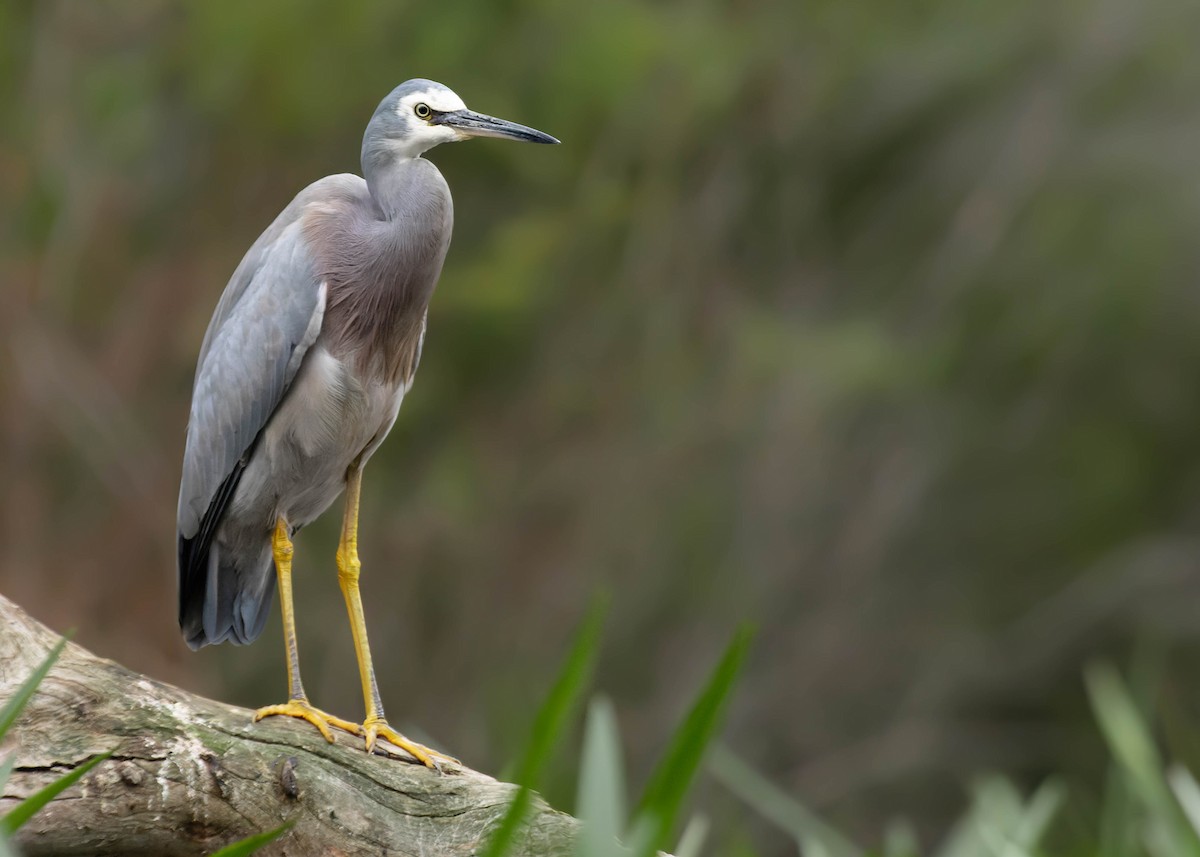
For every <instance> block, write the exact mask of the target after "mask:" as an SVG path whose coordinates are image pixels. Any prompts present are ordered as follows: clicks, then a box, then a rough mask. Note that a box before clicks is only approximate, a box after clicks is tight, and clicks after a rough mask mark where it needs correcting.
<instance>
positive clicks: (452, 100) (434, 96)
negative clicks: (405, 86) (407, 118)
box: [396, 89, 467, 115]
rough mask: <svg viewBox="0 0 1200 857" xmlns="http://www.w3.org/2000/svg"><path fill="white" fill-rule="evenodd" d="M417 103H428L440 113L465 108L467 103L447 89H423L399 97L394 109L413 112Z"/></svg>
mask: <svg viewBox="0 0 1200 857" xmlns="http://www.w3.org/2000/svg"><path fill="white" fill-rule="evenodd" d="M418 104H428V105H429V106H430V107H431V108H432V109H434V110H437V111H439V112H441V113H448V112H450V111H451V110H466V109H467V105H466V104H464V103H463V100H462V99H461V98H459V97H458V96H457V95H455V94H454V93H453V92H451V91H450V90H449V89H423V90H421V91H420V92H414V93H413V94H411V95H406V96H404V98H402V99H400V104H399V105H398V106H397V108H396V110H397V112H399V111H407V112H408V113H410V114H413V110H415V109H416V106H417V105H418ZM413 115H415V114H413Z"/></svg>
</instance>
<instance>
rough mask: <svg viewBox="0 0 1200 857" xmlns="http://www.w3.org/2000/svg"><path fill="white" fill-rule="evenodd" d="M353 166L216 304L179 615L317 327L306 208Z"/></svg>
mask: <svg viewBox="0 0 1200 857" xmlns="http://www.w3.org/2000/svg"><path fill="white" fill-rule="evenodd" d="M355 180H357V182H359V183H361V182H362V179H359V178H357V177H356V176H354V177H352V176H332V177H330V178H326V179H322V180H321V181H319V182H316V183H315V184H313V185H310V186H309V187H308V188H306V189H305V190H304V191H303V192H302V193H301V194H300V195H298V196H297V197H296V199H295V200H293V202H292V204H291V205H289V206H288V207H287V208H286V209H285V210H284V211H283V213H281V214H280V215H279V217H278V218H276V220H275V222H274V223H272V224H271V226H270V227H269V228H268V229H267V230H266V232H264V233H263V234H262V236H260V237H259V239H258V241H256V242H255V243H254V246H253V247H251V248H250V250H249V251H248V252H247V253H246V255H245V257H244V258H243V259H242V262H241V264H239V265H238V267H237V270H236V271H234V274H233V277H232V278H231V279H230V281H229V284H228V285H227V286H226V288H225V291H224V293H223V294H222V295H221V300H220V302H219V303H218V304H217V308H216V311H215V312H214V313H213V318H212V321H211V322H210V323H209V327H208V331H207V332H206V333H205V336H204V343H203V345H202V346H201V349H200V358H199V361H198V365H197V367H196V380H195V385H194V387H193V390H192V408H191V415H190V418H189V420H188V430H187V442H186V446H185V451H184V460H183V477H182V480H181V482H180V489H179V508H178V515H177V521H176V523H177V527H178V538H179V577H180V581H179V582H180V610H181V615H182V612H183V609H184V606H185V603H186V600H187V599H188V598H190V597H193V596H196V597H200V598H203V593H204V588H205V580H204V578H205V576H206V573H207V572H206V568H207V564H208V552H209V548H210V546H211V543H212V539H213V537H214V535H215V533H216V530H217V527H218V526H219V524H220V519H221V516H222V515H223V514H224V512H225V510H226V508H227V507H228V504H229V502H230V501H231V500H232V497H233V495H234V492H235V491H236V489H237V484H238V480H239V478H240V476H241V471H242V470H243V469H244V468H245V465H246V461H247V460H248V458H249V456H250V453H251V452H252V450H253V447H254V444H255V442H256V440H257V438H258V436H259V434H260V433H261V432H262V430H263V428H264V427H265V426H266V424H267V422H268V420H270V418H271V415H272V414H273V413H274V412H275V409H276V408H277V407H278V406H279V403H280V402H281V401H282V399H283V397H284V395H285V394H286V393H287V390H288V387H289V386H290V385H291V383H292V380H293V379H294V378H295V377H296V373H297V372H298V371H299V369H300V365H301V363H302V361H303V359H304V355H305V354H306V353H307V351H308V349H309V348H310V347H311V346H312V344H313V342H314V341H315V340H316V338H317V336H318V334H319V333H320V331H321V323H322V320H323V317H324V313H325V304H326V289H325V285H324V283H322V282H321V281H320V280H319V278H318V275H317V273H316V271H315V269H314V265H313V260H312V257H311V254H310V252H309V248H308V246H307V242H306V239H305V235H304V231H303V217H304V213H305V209H306V207H307V206H308V205H310V204H312V203H319V202H320V200H321V199H322V198H323V196H324V195H325V194H327V193H334V192H338V191H339V190H343V189H344V188H345V187H347V186H348V185H349V184H350V183H351V182H353V181H355Z"/></svg>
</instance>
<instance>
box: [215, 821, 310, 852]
mask: <svg viewBox="0 0 1200 857" xmlns="http://www.w3.org/2000/svg"><path fill="white" fill-rule="evenodd" d="M292 824H293V822H290V821H289V822H287V823H286V824H281V825H279V826H278V827H276V828H275V829H274V830H268V831H267V832H265V833H255V834H253V835H252V836H247V837H246V838H245V839H239V840H238V841H237V842H231V843H230V844H229V845H226V846H225V847H224V848H222V849H221V850H220V851H217V852H214V853H213V855H212V857H246V855H247V854H253V853H254V852H255V851H257V850H258V849H260V848H262V847H263V846H264V845H266V844H267V843H268V842H274V841H275V840H276V839H278V838H279V837H280V836H283V834H285V833H287V832H288V831H289V830H291V829H292Z"/></svg>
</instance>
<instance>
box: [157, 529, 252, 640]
mask: <svg viewBox="0 0 1200 857" xmlns="http://www.w3.org/2000/svg"><path fill="white" fill-rule="evenodd" d="M184 584H186V587H187V588H186V589H185V588H184ZM274 597H275V569H274V562H273V560H272V558H271V550H270V545H269V544H264V545H263V547H262V549H261V550H259V551H257V552H255V551H249V552H245V551H232V550H229V549H228V548H227V547H226V546H225V545H223V544H221V543H220V542H219V541H214V542H212V543H211V544H210V545H209V550H208V562H207V563H206V568H205V569H204V572H203V573H202V574H192V575H190V576H188V577H187V578H185V579H184V580H183V581H181V587H180V592H179V627H180V629H181V630H182V631H183V636H184V639H185V640H186V641H187V644H188V646H189V647H191V648H192V649H199V648H200V647H202V646H207V645H212V644H215V643H223V642H225V640H230V641H231V642H232V643H234V644H235V645H239V646H240V645H245V644H247V643H251V642H253V641H254V640H255V639H256V638H257V637H258V635H259V634H261V633H262V630H263V627H264V626H265V625H266V624H267V617H268V616H269V615H270V608H271V602H272V601H273V600H274Z"/></svg>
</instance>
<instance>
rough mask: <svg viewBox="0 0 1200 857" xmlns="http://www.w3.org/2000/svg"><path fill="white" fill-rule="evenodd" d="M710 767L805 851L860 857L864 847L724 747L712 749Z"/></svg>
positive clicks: (844, 856) (718, 746) (722, 780)
mask: <svg viewBox="0 0 1200 857" xmlns="http://www.w3.org/2000/svg"><path fill="white" fill-rule="evenodd" d="M708 770H709V772H710V773H712V775H713V776H714V777H716V779H717V780H718V781H719V782H721V783H722V784H723V785H724V786H725V787H726V788H728V789H729V790H730V791H731V792H733V793H734V794H735V795H737V796H738V797H739V798H741V799H742V800H743V801H744V802H745V803H746V804H748V805H749V806H751V807H752V808H754V809H755V810H757V811H758V812H759V813H760V814H761V815H762V816H763V817H764V818H766V819H767V820H768V821H770V822H772V823H774V824H775V826H776V827H778V828H780V829H781V830H784V831H786V832H787V833H789V834H791V836H792V838H793V839H795V840H796V844H797V845H798V846H799V847H800V848H801V849H802V850H803V851H804V853H806V854H807V853H810V852H812V851H815V850H821V851H823V852H824V853H825V854H828V855H830V857H861V855H862V854H863V851H862V849H861V848H859V847H858V846H857V845H855V844H854V843H853V842H851V841H850V840H849V839H847V838H845V837H844V836H842V834H840V833H838V832H837V831H836V830H834V829H833V828H832V827H830V826H829V825H828V824H826V823H825V822H824V821H822V820H821V818H820V817H819V816H817V814H816V813H814V812H813V811H812V810H810V809H808V807H806V806H804V805H803V804H801V803H800V802H798V801H797V800H795V799H794V798H793V797H791V796H790V795H788V794H787V793H786V792H784V791H783V790H782V789H780V788H779V787H778V786H776V785H775V784H774V783H772V782H771V781H770V780H768V779H767V778H766V777H764V776H763V775H762V774H760V773H758V771H756V770H754V769H753V768H751V767H750V766H749V765H747V764H746V763H745V762H743V761H742V760H741V757H739V756H738V755H737V754H736V753H733V752H731V751H730V750H728V749H727V748H725V747H724V746H722V745H720V744H718V745H717V746H715V747H714V748H713V752H712V757H711V758H710V759H709V763H708Z"/></svg>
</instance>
